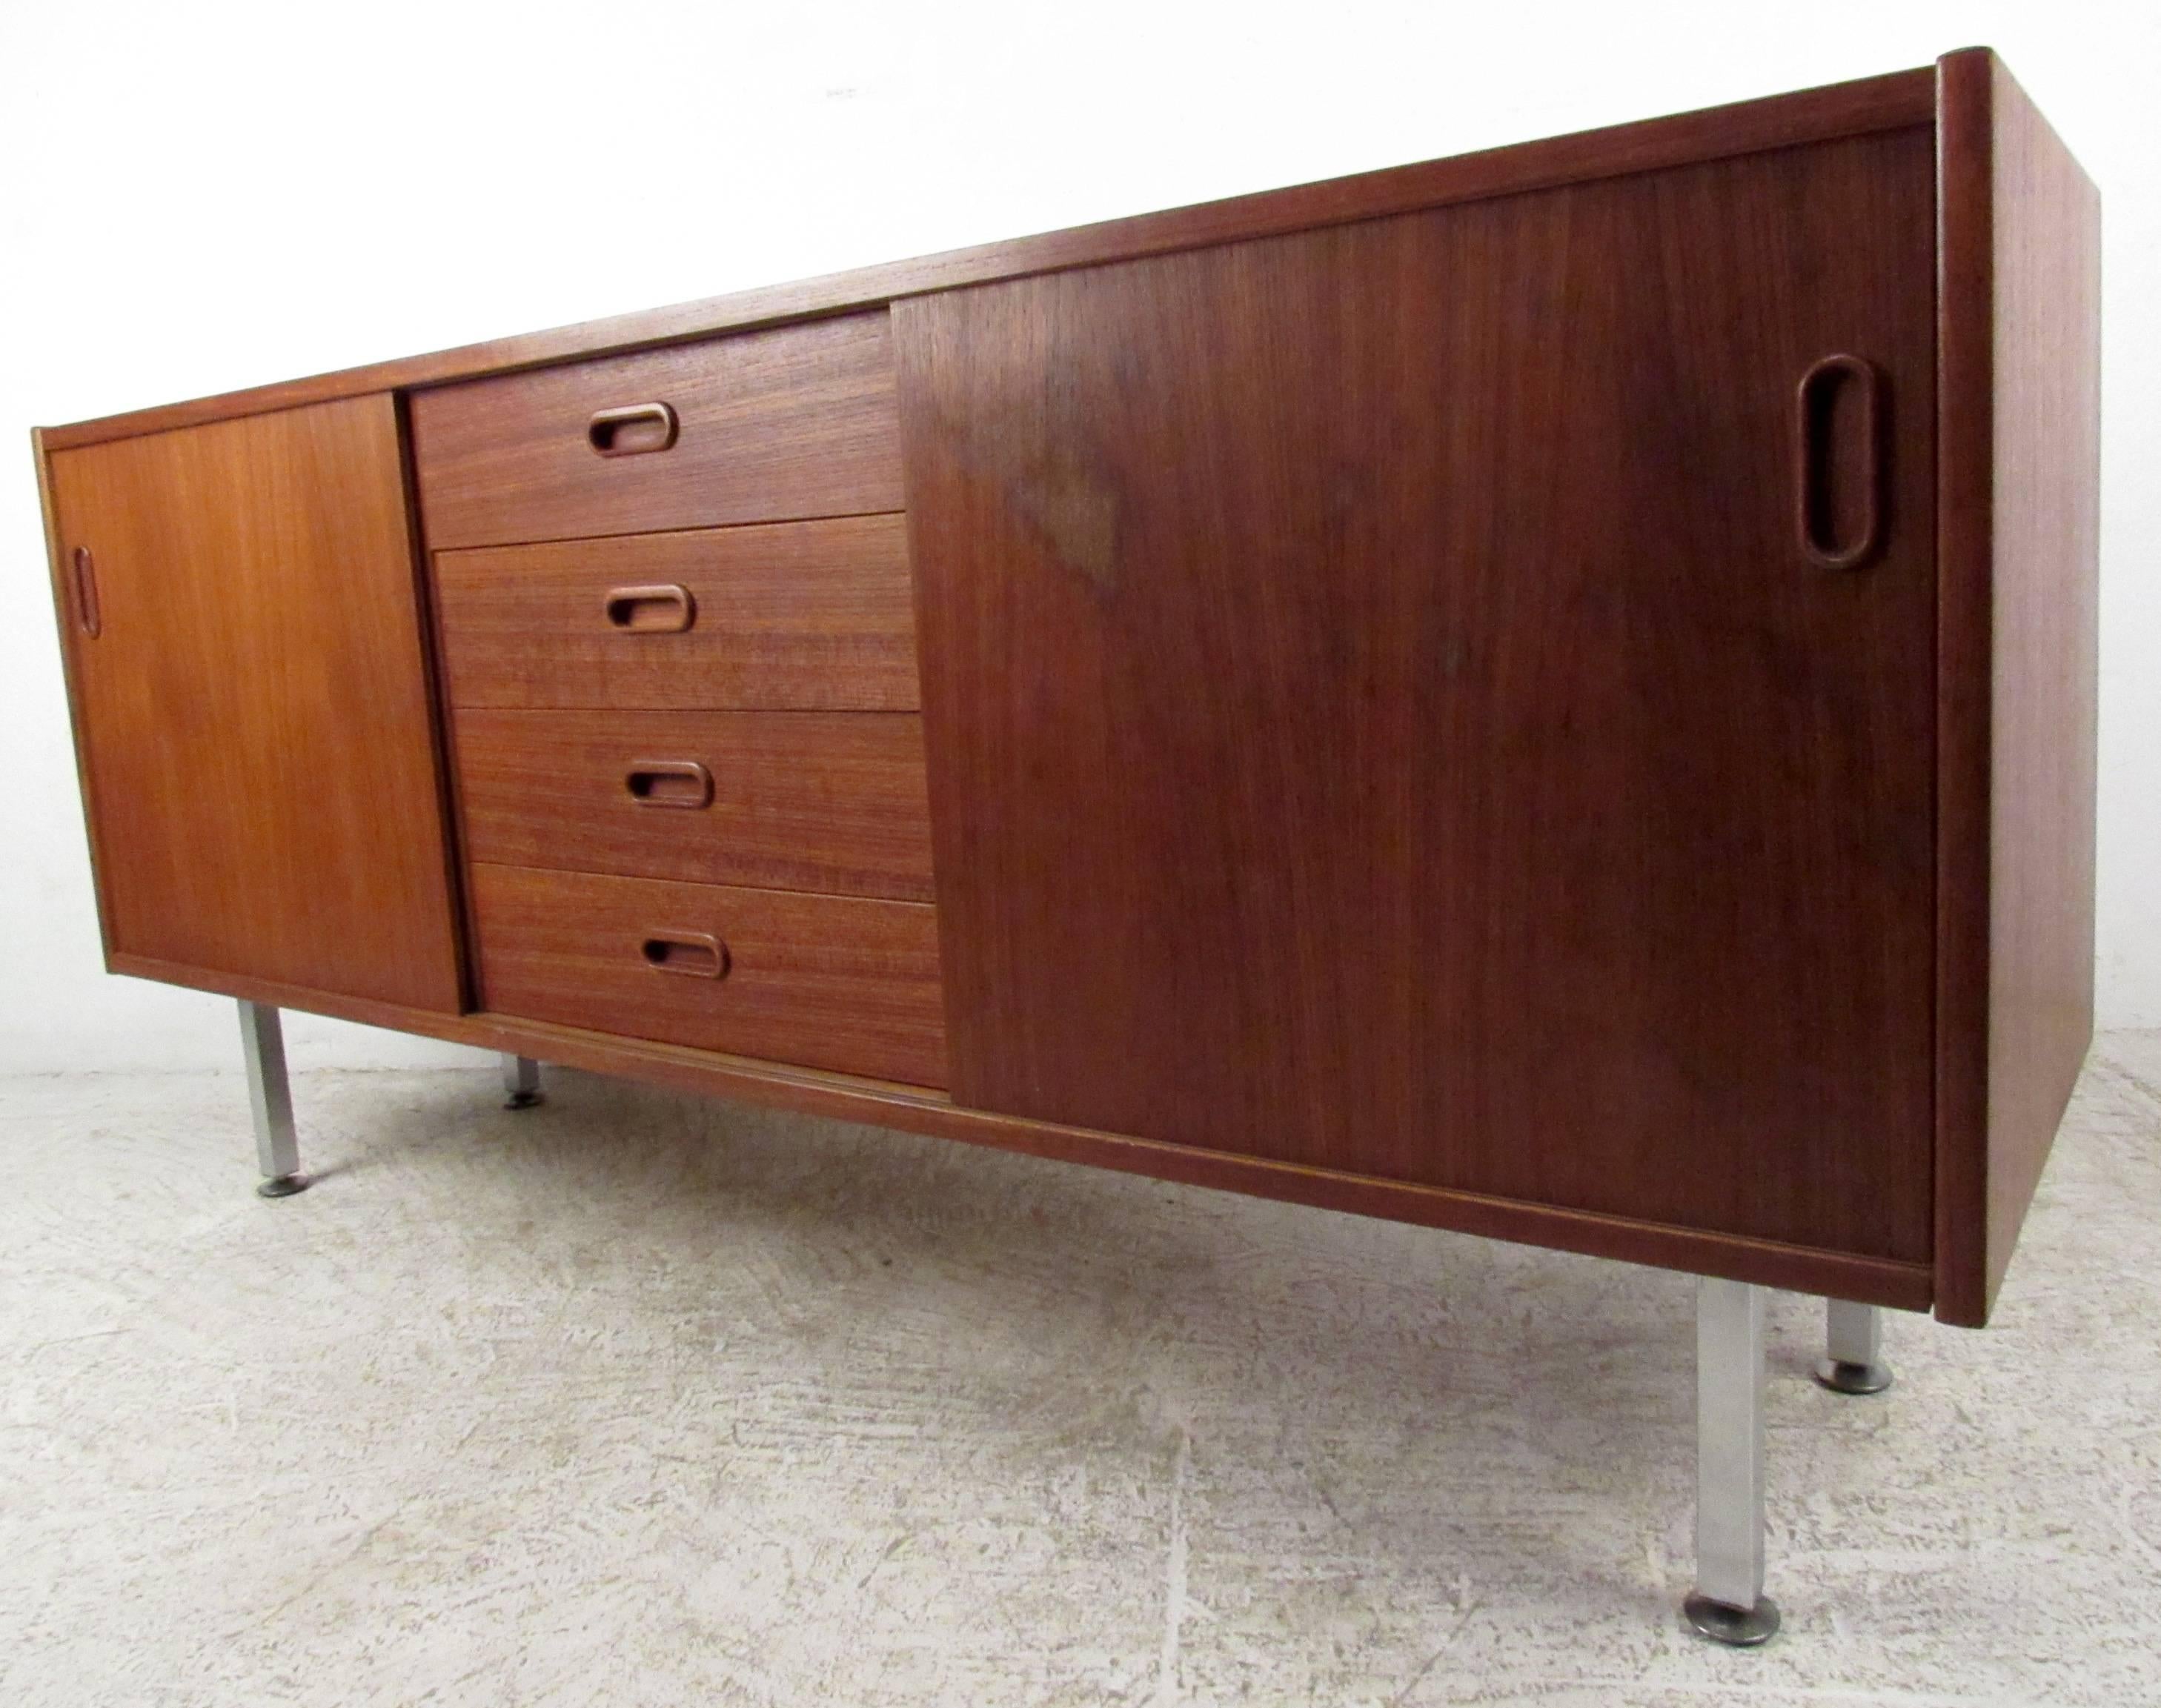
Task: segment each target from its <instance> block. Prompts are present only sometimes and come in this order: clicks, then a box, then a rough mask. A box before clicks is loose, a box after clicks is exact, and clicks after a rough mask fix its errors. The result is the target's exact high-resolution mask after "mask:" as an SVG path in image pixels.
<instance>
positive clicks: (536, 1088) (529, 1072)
mask: <svg viewBox="0 0 2161 1708" xmlns="http://www.w3.org/2000/svg"><path fill="white" fill-rule="evenodd" d="M502 1090H503V1095H504V1096H505V1097H506V1098H507V1099H508V1101H506V1102H505V1103H504V1104H503V1106H502V1107H504V1108H506V1109H530V1108H531V1107H533V1106H534V1104H535V1103H538V1102H539V1101H541V1097H540V1064H539V1062H537V1061H535V1060H533V1058H532V1057H531V1056H529V1055H506V1056H504V1057H503V1058H502Z"/></svg>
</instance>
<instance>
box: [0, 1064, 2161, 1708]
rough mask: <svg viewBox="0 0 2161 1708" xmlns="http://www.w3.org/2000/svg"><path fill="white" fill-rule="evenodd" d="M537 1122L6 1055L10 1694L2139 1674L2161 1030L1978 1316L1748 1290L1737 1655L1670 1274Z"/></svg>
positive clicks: (565, 1101) (1395, 1231)
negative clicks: (1755, 1583) (1846, 1376)
mask: <svg viewBox="0 0 2161 1708" xmlns="http://www.w3.org/2000/svg"><path fill="white" fill-rule="evenodd" d="M550 1093H551V1095H550V1100H549V1102H548V1104H547V1105H546V1106H545V1107H543V1108H541V1109H539V1110H536V1111H533V1112H529V1113H526V1114H522V1115H512V1114H508V1113H504V1112H502V1111H500V1110H499V1109H498V1108H497V1101H498V1099H497V1092H496V1090H495V1086H494V1082H493V1079H492V1075H482V1074H480V1073H468V1072H457V1071H449V1072H431V1073H409V1074H398V1073H371V1074H361V1073H351V1074H335V1073H319V1074H312V1075H302V1076H300V1077H299V1079H298V1080H297V1081H296V1096H297V1101H298V1103H299V1111H300V1119H301V1122H302V1147H303V1153H304V1156H305V1159H307V1161H308V1163H309V1164H310V1167H312V1168H314V1169H317V1170H319V1171H320V1173H321V1175H322V1179H321V1180H320V1184H319V1185H318V1186H317V1187H316V1189H315V1190H313V1191H311V1192H310V1193H309V1194H307V1195H305V1196H303V1197H300V1198H297V1199H294V1200H289V1201H288V1202H284V1203H279V1204H268V1203H264V1202H262V1201H260V1200H258V1199H257V1198H255V1197H254V1196H253V1194H252V1193H251V1192H250V1191H249V1190H248V1188H249V1186H250V1185H251V1183H252V1180H253V1171H252V1168H251V1166H250V1164H251V1153H250V1148H249V1141H248V1136H247V1111H246V1106H245V1098H244V1094H243V1090H242V1082H241V1081H240V1080H239V1078H238V1077H237V1075H226V1076H211V1075H201V1076H180V1077H154V1076H141V1077H102V1078H91V1077H84V1078H73V1079H23V1080H15V1081H6V1082H0V1145H3V1146H4V1150H0V1158H4V1168H5V1175H4V1195H0V1372H4V1388H0V1702H5V1703H6V1704H8V1705H9V1708H26V1705H30V1704H43V1703H68V1704H75V1703H102V1702H155V1703H169V1702H232V1703H247V1704H258V1703H268V1702H273V1701H294V1702H311V1703H313V1702H320V1703H337V1704H353V1703H376V1702H380V1703H398V1704H407V1703H416V1702H442V1703H447V1704H480V1703H511V1702H516V1703H532V1704H539V1703H549V1704H555V1703H583V1702H593V1703H609V1704H637V1703H647V1702H651V1703H689V1702H698V1703H729V1704H732V1703H760V1704H763V1703H820V1704H827V1703H831V1704H849V1705H853V1704H879V1703H930V1702H935V1703H954V1704H965V1705H969V1708H987V1705H994V1704H1006V1703H1029V1704H1033V1703H1094V1702H1124V1703H1162V1702H1173V1701H1175V1702H1180V1703H1229V1702H1254V1703H1305V1702H1316V1703H1344V1704H1391V1705H1394V1704H1403V1705H1410V1704H1424V1705H1432V1704H1441V1703H1470V1702H1533V1703H1538V1704H1541V1705H1550V1708H1560V1705H1575V1704H1584V1705H1590V1704H1597V1705H1601V1708H1606V1705H1636V1704H1643V1705H1649V1704H1660V1705H1665V1704H1684V1703H1685V1704H1690V1705H1700V1704H1705V1703H1717V1702H1729V1701H1731V1702H1747V1703H1749V1704H1752V1705H1761V1708H1769V1705H1784V1704H1799V1703H1804V1702H1807V1703H1820V1702H1838V1703H1868V1702H1898V1703H1908V1702H1911V1703H1922V1702H1925V1703H1963V1702H2018V1703H2027V1702H2050V1703H2057V1702H2062V1703H2106V1704H2110V1705H2119V1708H2120V1705H2127V1704H2133V1703H2142V1702H2156V1701H2161V1659H2157V1653H2156V1650H2157V1646H2161V1468H2157V1460H2161V1356H2158V1355H2157V1352H2156V1347H2155V1325H2156V1324H2157V1323H2161V1251H2157V1248H2156V1242H2155V1241H2154V1238H2153V1226H2154V1219H2155V1218H2154V1210H2155V1206H2156V1204H2157V1202H2161V1192H2158V1191H2157V1189H2161V1034H2132V1035H2124V1034H2119V1035H2117V1036H2113V1037H2111V1038H2108V1039H2105V1040H2104V1041H2103V1042H2102V1043H2101V1045H2100V1046H2099V1047H2098V1048H2097V1049H2096V1053H2095V1056H2094V1059H2093V1060H2092V1062H2091V1065H2090V1066H2089V1069H2088V1070H2087V1073H2086V1076H2085V1081H2083V1083H2082V1085H2081V1086H2080V1091H2079V1094H2078V1096H2077V1099H2076V1101H2075V1104H2074V1107H2073V1110H2072V1114H2071V1117H2070V1123H2069V1125H2068V1127H2067V1128H2066V1130H2065V1133H2064V1136H2063V1138H2062V1139H2061V1141H2060V1142H2059V1145H2058V1148H2057V1152H2056V1159H2055V1161H2054V1164H2052V1166H2051V1168H2050V1170H2049V1175H2048V1178H2047V1179H2046V1181H2045V1182H2044V1185H2043V1188H2042V1195H2041V1200H2040V1203H2039V1206H2038V1208H2037V1209H2036V1211H2035V1212H2034V1215H2033V1219H2032V1220H2031V1221H2030V1222H2029V1223H2028V1227H2027V1232H2026V1238H2025V1242H2024V1246H2023V1249H2022V1251H2021V1253H2020V1256H2019V1259H2018V1263H2017V1264H2016V1265H2015V1266H2014V1268H2013V1271H2012V1275H2011V1279H2010V1284H2009V1286H2008V1288H2007V1291H2006V1294H2005V1297H2004V1302H2003V1304H2002V1308H2001V1310H2000V1314H1999V1318H1998V1323H1997V1326H1995V1327H1994V1328H1992V1330H1989V1331H1988V1332H1987V1333H1985V1334H1979V1335H1976V1334H1968V1333H1964V1332H1961V1331H1958V1330H1949V1329H1941V1328H1938V1327H1936V1326H1934V1325H1931V1324H1929V1323H1928V1322H1926V1321H1924V1320H1920V1319H1918V1318H1909V1317H1903V1316H1901V1317H1895V1318H1893V1320H1891V1321H1890V1323H1889V1324H1888V1328H1887V1336H1886V1338H1887V1344H1888V1352H1889V1355H1890V1357H1891V1358H1892V1360H1893V1362H1895V1364H1896V1365H1897V1367H1898V1372H1899V1383H1898V1386H1897V1387H1896V1388H1894V1389H1893V1391H1892V1392H1891V1393H1889V1394H1888V1395H1885V1396H1883V1397H1882V1398H1877V1399H1869V1400H1846V1399H1840V1398H1835V1397H1833V1396H1832V1395H1830V1394H1827V1393H1822V1392H1820V1390H1818V1389H1817V1388H1815V1386H1814V1385H1813V1384H1811V1383H1810V1382H1809V1381H1808V1380H1807V1379H1806V1375H1805V1372H1806V1369H1807V1366H1808V1363H1809V1362H1810V1359H1811V1358H1812V1357H1814V1356H1815V1351H1816V1347H1817V1341H1818V1337H1819V1335H1820V1315H1819V1310H1818V1308H1817V1307H1816V1305H1815V1304H1814V1303H1813V1302H1812V1301H1810V1300H1807V1299H1795V1298H1788V1297H1783V1296H1781V1297H1779V1298H1778V1299H1776V1300H1775V1301H1774V1303H1773V1316H1772V1333H1773V1354H1772V1356H1773V1364H1772V1384H1771V1395H1770V1401H1769V1404H1770V1417H1771V1438H1770V1483H1771V1540H1770V1549H1771V1567H1770V1578H1771V1589H1772V1592H1773V1595H1775V1596H1777V1598H1778V1601H1780V1602H1781V1603H1782V1604H1783V1607H1784V1610H1785V1616H1786V1626H1785V1631H1784V1633H1783V1635H1782V1636H1781V1637H1780V1638H1778V1641H1777V1642H1776V1643H1774V1644H1773V1646H1772V1647H1771V1648H1769V1649H1768V1650H1767V1651H1764V1652H1762V1653H1733V1652H1730V1651H1725V1650H1720V1649H1716V1648H1709V1647H1707V1646H1705V1645H1704V1644H1702V1643H1698V1642H1696V1641H1695V1640H1693V1639H1692V1638H1690V1637H1688V1636H1687V1635H1685V1634H1684V1632H1683V1631H1682V1630H1681V1628H1680V1626H1679V1621H1678V1618H1677V1617H1676V1611H1675V1610H1676V1603H1677V1602H1678V1601H1679V1597H1680V1596H1681V1594H1682V1593H1683V1592H1684V1591H1685V1589H1686V1588H1687V1586H1688V1582H1689V1576H1690V1551H1689V1550H1690V1498H1691V1496H1690V1464H1691V1460H1690V1453H1691V1440H1692V1436H1691V1404H1692V1399H1691V1385H1690V1384H1691V1375H1690V1372H1691V1358H1692V1340H1691V1326H1690V1325H1691V1317H1690V1311H1691V1299H1692V1289H1691V1286H1690V1283H1689V1282H1688V1280H1687V1279H1685V1278H1683V1277H1680V1276H1677V1275H1670V1274H1664V1273H1657V1272H1653V1271H1648V1270H1642V1269H1633V1268H1622V1267H1620V1266H1618V1265H1613V1264H1606V1263H1594V1262H1591V1261H1588V1260H1586V1259H1580V1258H1569V1257H1562V1256H1557V1255H1553V1254H1549V1253H1544V1252H1533V1251H1526V1250H1519V1249H1516V1248H1513V1247H1503V1246H1497V1245H1491V1244H1487V1243H1485V1242H1480V1241H1476V1240H1471V1239H1466V1238H1461V1237H1453V1236H1449V1235H1444V1234H1438V1233H1433V1232H1425V1231H1423V1230H1419V1229H1414V1228H1407V1227H1396V1226H1387V1225H1384V1224H1382V1223H1377V1222H1367V1221H1357V1220H1354V1219H1352V1218H1350V1217H1346V1216H1333V1215H1327V1214H1323V1213H1320V1212H1318V1211H1305V1210H1299V1209H1293V1208H1289V1207H1286V1206H1283V1205H1273V1204H1263V1203H1258V1202H1253V1201H1250V1200H1242V1199H1237V1198H1232V1197H1226V1196H1220V1195H1211V1194H1208V1193H1205V1192H1200V1191H1195V1190H1183V1189H1177V1188H1171V1187H1167V1186H1162V1185H1154V1184H1153V1183H1149V1182H1145V1181H1139V1180H1134V1179H1126V1178H1123V1177H1120V1176H1116V1175H1111V1174H1096V1173H1092V1172H1089V1171H1086V1170H1084V1169H1079V1168H1073V1167H1065V1166H1060V1165H1057V1164H1046V1163H1040V1162H1034V1161H1030V1160H1028V1159H1021V1158H1015V1157H1008V1156H1003V1155H1000V1154H997V1153H991V1152H986V1151H979V1150H973V1149H970V1148H966V1147H962V1146H957V1145H950V1144H946V1143H940V1142H939V1141H935V1140H929V1139H918V1138H906V1137H901V1136H896V1135H892V1134H886V1133H874V1132H870V1131H866V1130H862V1129H858V1128H853V1127H841V1126H837V1125H834V1124H831V1123H828V1122H818V1121H812V1120H806V1119H799V1118H795V1117H783V1116H774V1115H768V1114H762V1113H758V1112H750V1111H746V1110H742V1109H739V1108H735V1107H726V1106H723V1105H719V1104H707V1103H701V1102H698V1101H692V1100H690V1099H687V1098H682V1097H678V1096H671V1095H669V1094H665V1093H662V1092H658V1091H649V1090H645V1089H641V1088H638V1087H634V1086H622V1085H617V1084H612V1083H609V1082H607V1081H601V1080H597V1079H593V1078H590V1077H585V1076H581V1075H572V1074H567V1073H564V1074H555V1075H551V1076H550Z"/></svg>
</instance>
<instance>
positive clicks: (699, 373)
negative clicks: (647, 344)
mask: <svg viewBox="0 0 2161 1708" xmlns="http://www.w3.org/2000/svg"><path fill="white" fill-rule="evenodd" d="M627 404H666V405H667V406H668V407H669V409H672V410H673V411H674V417H675V419H676V421H677V423H678V428H677V430H676V432H675V434H674V437H673V440H672V442H671V443H670V444H669V448H668V449H666V450H656V451H653V452H649V453H648V454H645V455H642V456H601V455H597V454H596V452H595V450H594V448H593V445H592V444H591V442H590V440H589V438H588V432H587V429H588V424H589V423H590V422H591V419H592V418H593V417H594V416H595V415H596V414H601V413H604V412H606V411H607V410H608V409H612V408H614V407H616V406H618V405H627ZM412 413H413V455H414V462H415V463H416V464H417V466H418V467H419V476H420V508H421V514H422V516H423V518H424V521H425V523H426V528H427V536H428V543H429V544H430V545H431V546H433V547H434V548H435V549H436V550H438V551H444V550H449V549H454V548H456V547H459V546H469V545H508V544H515V543H517V542H519V541H523V540H535V539H578V538H583V537H587V536H591V535H594V534H643V533H649V532H652V531H654V530H655V529H670V528H704V527H710V526H713V525H716V524H718V523H738V522H778V521H782V520H791V519H794V518H803V517H813V516H847V515H856V514H860V513H867V512H871V511H877V510H897V509H898V508H900V437H899V428H898V421H897V419H896V418H895V414H894V404H893V344H892V338H891V336H890V334H889V332H888V327H887V321H886V316H885V315H884V314H883V312H879V313H872V314H865V315H847V316H846V317H844V318H841V319H839V320H819V321H814V322H810V323H809V324H806V325H799V326H784V327H778V328H776V329H774V330H773V331H763V332H746V333H742V334H739V335H738V336H735V337H732V338H714V339H709V340H707V341H705V342H703V343H699V344H682V345H676V346H671V347H669V348H667V349H664V350H648V351H639V352H638V353H635V354H633V355H627V356H612V357H602V358H600V359H598V360H596V361H591V362H572V363H567V364H565V365H564V366H561V367H549V368H543V369H539V370H538V371H536V372H531V373H513V374H504V375H501V376H498V377H497V378H492V379H483V380H475V381H472V382H471V383H468V384H465V385H459V386H445V387H443V388H440V389H438V390H435V391H428V392H422V393H419V394H418V395H416V396H415V397H414V398H413V400H412Z"/></svg>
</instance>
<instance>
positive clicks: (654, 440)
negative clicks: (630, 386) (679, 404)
mask: <svg viewBox="0 0 2161 1708" xmlns="http://www.w3.org/2000/svg"><path fill="white" fill-rule="evenodd" d="M675 426H676V422H675V411H674V408H673V407H672V406H671V405H669V404H624V405H623V406H622V408H621V409H601V410H598V411H596V413H595V414H594V416H593V419H591V420H590V421H588V422H586V444H588V445H591V446H592V448H593V449H594V450H597V451H598V452H600V454H601V456H638V454H639V453H641V452H643V451H648V450H667V449H668V447H669V445H673V444H674V442H675Z"/></svg>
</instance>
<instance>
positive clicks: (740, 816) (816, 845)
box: [456, 711, 931, 902]
mask: <svg viewBox="0 0 2161 1708" xmlns="http://www.w3.org/2000/svg"><path fill="white" fill-rule="evenodd" d="M456 737H457V758H458V778H459V784H460V794H461V800H462V803H463V806H464V810H465V829H466V851H467V853H468V854H469V855H470V856H471V858H473V859H475V860H479V861H489V862H496V863H497V864H501V865H506V866H548V867H566V868H571V869H575V870H580V871H586V872H618V873H622V874H623V875H625V876H628V877H670V878H680V879H685V880H689V881H691V882H694V883H733V884H752V885H756V886H758V887H759V888H765V889H799V890H821V891H825V892H829V893H836V894H841V895H858V896H884V897H888V898H893V899H895V900H900V901H919V902H927V901H929V899H930V898H931V888H930V805H929V796H928V793H927V784H926V781H925V778H924V761H923V721H922V719H921V718H919V716H916V715H914V713H912V712H899V713H894V712H875V711H608V712H599V713H595V712H576V711H461V712H459V713H458V714H456Z"/></svg>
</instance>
